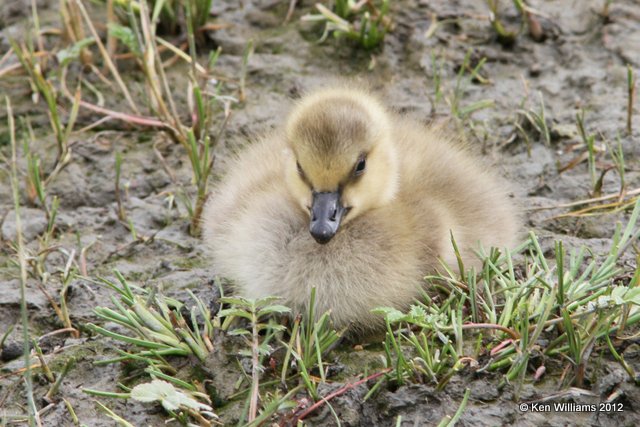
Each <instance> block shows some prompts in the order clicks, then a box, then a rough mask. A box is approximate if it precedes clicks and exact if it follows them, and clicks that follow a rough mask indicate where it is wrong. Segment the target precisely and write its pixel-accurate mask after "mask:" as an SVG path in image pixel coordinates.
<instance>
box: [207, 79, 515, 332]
mask: <svg viewBox="0 0 640 427" xmlns="http://www.w3.org/2000/svg"><path fill="white" fill-rule="evenodd" d="M503 187H504V185H503V184H501V183H499V181H498V180H497V179H496V178H494V177H493V176H492V175H491V174H490V173H489V172H488V171H487V168H486V167H484V166H482V165H481V164H479V162H478V160H477V159H474V158H473V157H472V156H471V155H470V154H469V153H468V152H467V151H466V150H465V149H463V148H461V146H460V144H459V143H458V142H457V141H455V140H453V139H452V138H450V137H448V136H446V135H445V133H444V132H443V131H442V130H440V129H437V128H435V129H434V128H427V127H425V126H423V125H422V124H420V123H418V122H416V121H414V120H411V119H410V118H407V117H404V116H402V115H399V114H396V113H394V112H391V111H390V110H388V109H386V108H385V107H384V106H383V105H382V104H381V102H380V101H379V100H378V99H377V98H376V97H375V96H373V95H372V94H371V93H369V92H368V91H366V90H363V89H354V88H345V87H337V88H330V89H324V90H319V91H316V92H313V93H311V94H309V95H307V96H305V97H304V98H303V99H302V100H300V101H299V102H298V103H297V105H295V107H294V108H293V110H292V112H291V113H290V114H289V116H288V118H287V119H286V123H285V125H284V126H283V127H282V128H281V129H279V130H277V131H275V132H274V133H272V134H271V135H269V136H266V137H265V138H263V139H262V140H260V141H258V142H256V143H254V144H252V145H251V146H250V147H249V148H248V149H247V150H246V151H244V152H243V153H242V154H241V155H240V156H239V157H238V158H237V160H236V161H235V162H234V163H233V164H232V165H231V166H230V169H229V173H228V175H227V176H226V178H225V179H224V181H223V182H221V183H220V184H219V185H218V186H217V188H216V189H215V190H214V192H213V194H212V195H211V196H210V198H209V201H208V202H207V205H206V207H205V210H204V213H203V237H204V240H205V242H206V244H207V245H208V247H209V248H210V251H211V253H212V255H213V261H214V266H215V268H216V269H217V273H218V274H219V275H221V276H224V277H226V278H228V279H230V280H231V281H232V283H233V285H234V286H235V291H236V292H237V293H239V294H242V295H244V296H245V297H249V298H262V297H266V296H278V297H281V298H282V299H283V301H284V303H285V304H287V305H289V306H290V307H291V308H292V309H293V310H294V312H304V310H306V309H307V304H308V302H309V297H310V294H311V290H312V288H314V287H315V288H316V307H315V312H316V313H319V314H322V313H324V312H326V311H330V312H331V318H332V319H333V322H334V325H335V326H336V327H338V328H347V329H348V330H349V333H352V334H356V335H361V336H365V335H369V334H374V333H376V332H378V331H379V330H380V329H381V328H382V327H383V326H384V319H383V318H382V317H381V316H380V315H377V314H374V313H372V309H374V308H376V307H380V306H390V307H395V308H397V309H401V310H402V309H407V308H408V307H409V306H410V305H411V304H412V302H414V301H415V299H416V298H417V297H419V295H420V291H421V289H422V287H423V285H424V283H425V282H424V277H425V276H426V275H428V274H431V273H434V272H435V271H436V269H438V268H440V267H441V262H445V263H447V264H449V265H452V266H454V265H457V264H456V256H455V253H454V250H453V246H452V244H451V235H453V236H454V238H455V241H456V243H457V246H458V247H459V250H460V253H461V255H462V257H463V259H464V260H465V263H466V265H476V266H478V265H479V260H477V257H476V256H475V255H474V250H475V249H477V248H479V245H482V246H483V247H485V248H488V247H499V248H502V247H509V246H511V245H512V244H513V243H514V238H515V237H516V234H517V232H518V228H519V224H518V219H517V215H516V213H515V209H514V207H513V205H512V203H511V202H510V200H509V198H508V196H507V194H506V191H505V190H504V188H503Z"/></svg>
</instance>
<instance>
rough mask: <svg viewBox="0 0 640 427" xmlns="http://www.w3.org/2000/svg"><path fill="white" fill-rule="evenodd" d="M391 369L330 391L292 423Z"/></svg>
mask: <svg viewBox="0 0 640 427" xmlns="http://www.w3.org/2000/svg"><path fill="white" fill-rule="evenodd" d="M391 370H392V369H391V368H387V369H383V370H382V371H380V372H376V373H375V374H373V375H369V376H368V377H366V378H363V379H361V380H359V381H356V382H354V383H351V384H345V385H344V386H343V387H341V388H339V389H338V390H336V391H334V392H333V393H330V394H329V395H327V396H326V397H323V398H322V400H319V401H317V402H316V403H314V404H313V405H311V406H310V407H308V408H307V409H305V410H304V411H303V412H302V413H301V414H300V415H298V416H297V417H295V418H294V420H293V423H292V424H293V425H296V424H297V423H298V421H300V420H303V419H304V418H305V417H307V416H308V415H310V414H311V413H313V412H314V411H315V410H316V409H318V408H320V407H321V406H322V405H324V404H325V403H327V402H329V401H330V400H331V399H333V398H334V397H338V396H341V395H343V394H345V393H346V392H348V391H349V390H351V389H352V388H355V387H358V386H359V385H360V384H364V383H366V382H368V381H371V380H375V379H376V378H378V377H381V376H382V375H384V374H387V373H389V372H391Z"/></svg>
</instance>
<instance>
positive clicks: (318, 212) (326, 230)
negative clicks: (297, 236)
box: [309, 191, 345, 244]
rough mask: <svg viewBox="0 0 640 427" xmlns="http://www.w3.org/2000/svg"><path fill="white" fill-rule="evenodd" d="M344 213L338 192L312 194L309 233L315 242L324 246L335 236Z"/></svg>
mask: <svg viewBox="0 0 640 427" xmlns="http://www.w3.org/2000/svg"><path fill="white" fill-rule="evenodd" d="M344 213H345V208H344V207H343V206H342V203H341V202H340V193H339V192H338V191H335V192H322V193H316V192H315V191H314V192H313V201H312V203H311V225H310V226H309V231H310V232H311V235H312V236H313V238H314V239H316V242H318V243H320V244H325V243H327V242H328V241H329V240H331V239H332V238H333V236H335V235H336V232H337V231H338V227H340V221H341V220H342V216H343V215H344Z"/></svg>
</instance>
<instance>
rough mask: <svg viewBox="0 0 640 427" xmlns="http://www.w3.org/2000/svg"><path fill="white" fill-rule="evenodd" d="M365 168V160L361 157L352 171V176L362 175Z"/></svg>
mask: <svg viewBox="0 0 640 427" xmlns="http://www.w3.org/2000/svg"><path fill="white" fill-rule="evenodd" d="M366 168H367V159H365V158H364V157H361V158H360V160H358V163H357V164H356V168H355V169H354V170H353V175H354V176H360V175H362V174H363V173H364V170H365V169H366Z"/></svg>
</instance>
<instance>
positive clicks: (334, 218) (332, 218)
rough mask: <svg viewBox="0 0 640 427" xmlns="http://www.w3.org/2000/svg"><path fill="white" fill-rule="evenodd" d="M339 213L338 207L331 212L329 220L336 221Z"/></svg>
mask: <svg viewBox="0 0 640 427" xmlns="http://www.w3.org/2000/svg"><path fill="white" fill-rule="evenodd" d="M337 214H338V209H334V210H333V213H332V214H331V216H330V217H329V221H331V222H336V215H337Z"/></svg>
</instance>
